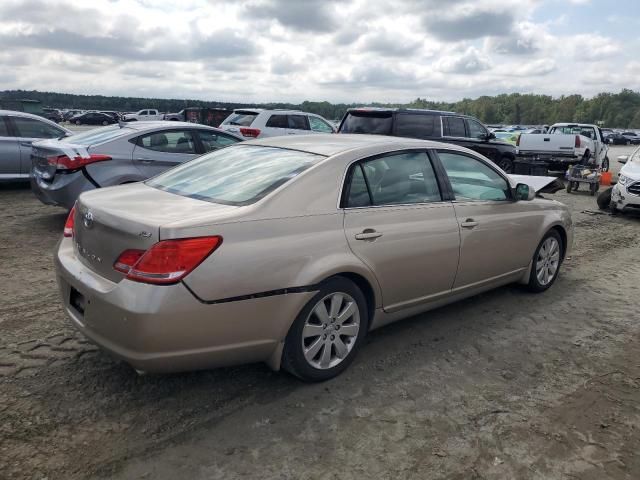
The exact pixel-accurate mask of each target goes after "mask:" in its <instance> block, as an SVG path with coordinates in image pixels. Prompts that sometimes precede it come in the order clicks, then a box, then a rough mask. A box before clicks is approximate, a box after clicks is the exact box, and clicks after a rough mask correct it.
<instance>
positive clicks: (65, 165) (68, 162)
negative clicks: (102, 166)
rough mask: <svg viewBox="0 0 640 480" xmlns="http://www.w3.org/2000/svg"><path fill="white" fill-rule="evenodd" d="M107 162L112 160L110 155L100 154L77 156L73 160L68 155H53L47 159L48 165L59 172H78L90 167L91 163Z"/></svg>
mask: <svg viewBox="0 0 640 480" xmlns="http://www.w3.org/2000/svg"><path fill="white" fill-rule="evenodd" d="M106 160H111V157H110V156H109V155H101V154H99V153H92V154H91V155H89V156H88V157H81V156H80V155H76V156H75V157H73V158H71V157H69V156H67V155H53V156H51V157H47V163H48V164H49V165H52V166H55V167H56V169H57V170H77V169H79V168H82V167H85V166H87V165H89V164H90V163H96V162H104V161H106Z"/></svg>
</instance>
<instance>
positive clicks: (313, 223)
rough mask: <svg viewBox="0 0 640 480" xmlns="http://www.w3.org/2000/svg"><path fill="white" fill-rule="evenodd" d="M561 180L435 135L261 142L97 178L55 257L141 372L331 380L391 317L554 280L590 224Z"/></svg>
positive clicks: (95, 335) (539, 287)
mask: <svg viewBox="0 0 640 480" xmlns="http://www.w3.org/2000/svg"><path fill="white" fill-rule="evenodd" d="M554 181H555V179H553V178H548V177H524V176H522V177H517V176H515V175H512V176H508V175H507V174H505V173H504V172H503V171H501V170H500V169H499V168H498V167H496V166H495V165H494V164H493V163H491V162H490V161H489V160H487V159H486V158H484V157H482V156H480V155H478V154H477V153H475V152H472V151H471V150H467V149H465V148H462V147H457V146H453V145H448V144H443V143H436V142H428V141H422V140H411V139H404V138H397V137H396V138H394V137H383V136H369V135H313V136H295V137H276V138H269V139H264V140H262V139H261V140H254V141H250V142H244V143H242V144H237V145H234V146H230V147H227V148H224V149H221V150H218V151H215V152H212V153H209V154H206V155H203V156H201V157H199V158H197V159H195V160H193V161H191V162H189V163H186V164H184V165H181V166H179V167H177V168H174V169H172V170H169V171H167V172H165V173H163V174H161V175H158V176H156V177H154V178H152V179H150V180H148V181H146V182H143V183H137V184H131V185H124V186H118V187H110V188H103V189H99V190H95V191H91V192H86V193H83V194H82V195H81V196H80V198H79V199H78V201H77V203H76V205H75V207H74V209H73V211H72V212H71V213H70V215H69V218H68V220H67V223H66V225H65V229H64V236H63V238H62V239H61V240H60V243H59V245H58V246H57V252H56V255H55V263H56V268H57V275H58V281H59V284H60V291H61V294H62V301H63V303H64V307H65V310H66V312H67V314H68V315H69V317H70V318H71V320H72V322H73V324H74V325H75V326H76V327H77V328H78V329H79V330H80V331H81V332H83V333H84V334H85V335H86V336H87V337H88V338H89V339H91V340H92V341H93V342H95V343H96V344H98V345H100V346H101V347H102V348H104V349H105V350H107V351H109V352H111V353H112V354H113V355H114V356H115V357H118V358H120V359H123V360H125V361H126V362H128V363H129V364H131V365H132V366H133V367H134V368H136V369H137V370H139V371H146V372H168V371H181V370H192V369H203V368H212V367H218V366H223V365H233V364H241V363H249V362H260V361H263V362H267V363H268V364H269V365H270V366H271V367H272V368H273V369H279V368H280V367H283V368H285V369H286V370H288V371H289V372H291V373H293V374H294V375H296V376H298V377H300V378H302V379H304V380H308V381H320V380H325V379H328V378H331V377H334V376H336V375H338V374H339V373H341V372H342V371H343V370H345V369H346V368H347V367H348V365H349V364H350V363H351V362H352V361H353V359H354V357H355V355H356V353H357V352H358V349H359V348H360V347H361V345H362V342H363V339H364V337H365V335H366V334H367V332H369V331H370V330H372V329H374V328H377V327H380V326H382V325H385V324H388V323H390V322H395V321H396V320H400V319H402V318H405V317H409V316H412V315H416V314H418V313H421V312H424V311H427V310H429V309H432V308H435V307H438V306H441V305H444V304H446V303H450V302H453V301H456V300H460V299H462V298H465V297H469V296H471V295H475V294H478V293H480V292H483V291H485V290H489V289H492V288H495V287H499V286H501V285H505V284H508V283H512V282H519V283H522V284H525V285H527V286H528V288H529V289H530V290H532V291H534V292H542V291H544V290H546V289H547V288H549V287H550V286H551V285H552V284H553V283H554V281H555V280H556V278H557V276H558V272H559V269H560V265H561V264H562V261H563V259H564V258H565V256H566V255H567V252H568V250H569V248H570V247H571V243H572V238H573V234H572V232H573V228H572V224H571V217H570V214H569V211H568V209H567V208H566V207H565V206H564V205H562V204H561V203H558V202H557V201H554V200H550V199H547V198H544V197H543V196H542V193H543V192H547V191H551V192H553V191H554V190H557V188H558V187H557V186H556V187H553V185H554V183H553V182H554ZM552 187H553V188H552Z"/></svg>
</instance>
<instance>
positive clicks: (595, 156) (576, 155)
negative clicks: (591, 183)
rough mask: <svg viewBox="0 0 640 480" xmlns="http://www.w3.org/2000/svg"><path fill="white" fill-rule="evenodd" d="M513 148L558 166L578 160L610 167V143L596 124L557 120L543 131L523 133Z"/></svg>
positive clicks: (586, 163)
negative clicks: (540, 132) (546, 130)
mask: <svg viewBox="0 0 640 480" xmlns="http://www.w3.org/2000/svg"><path fill="white" fill-rule="evenodd" d="M516 152H517V155H518V157H519V158H535V159H537V160H541V161H545V162H547V163H549V164H551V168H554V167H556V168H559V169H561V170H566V169H567V167H568V166H570V165H575V164H577V163H582V164H583V165H588V164H594V165H595V166H596V167H601V168H602V170H603V171H605V172H606V171H608V170H609V157H608V155H607V154H608V152H609V147H608V146H607V143H606V142H605V141H604V137H603V136H602V132H601V131H600V128H599V127H598V126H597V125H591V124H583V123H556V124H554V125H552V126H551V128H549V132H548V133H545V134H542V135H540V134H527V133H523V134H521V135H520V136H519V137H518V141H517V142H516Z"/></svg>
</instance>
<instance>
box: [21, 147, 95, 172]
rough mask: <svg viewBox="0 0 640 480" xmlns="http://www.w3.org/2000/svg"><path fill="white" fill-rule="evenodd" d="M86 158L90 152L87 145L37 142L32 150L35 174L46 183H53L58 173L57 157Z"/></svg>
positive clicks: (32, 163)
mask: <svg viewBox="0 0 640 480" xmlns="http://www.w3.org/2000/svg"><path fill="white" fill-rule="evenodd" d="M63 155H66V156H67V157H68V158H76V157H81V158H86V157H88V156H89V152H88V149H87V146H86V145H79V144H74V143H68V142H64V141H61V140H43V141H39V142H35V143H34V144H33V146H32V148H31V165H32V168H33V174H34V175H35V176H37V177H39V178H40V179H42V180H45V181H48V182H50V181H52V180H53V178H54V177H55V175H56V172H57V169H58V167H57V163H56V161H55V159H56V158H57V157H60V156H63Z"/></svg>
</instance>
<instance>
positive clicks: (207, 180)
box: [147, 145, 324, 205]
mask: <svg viewBox="0 0 640 480" xmlns="http://www.w3.org/2000/svg"><path fill="white" fill-rule="evenodd" d="M323 158H324V157H323V156H322V155H315V154H313V153H307V152H299V151H296V150H285V149H282V148H275V147H262V146H253V145H251V146H248V145H246V146H245V145H237V146H233V147H228V148H225V149H222V150H218V151H216V152H213V153H210V154H207V155H203V156H201V157H199V158H197V159H195V160H193V161H191V162H188V163H185V164H183V165H181V166H179V167H176V168H174V169H172V170H169V171H167V172H166V173H163V174H160V175H158V176H157V177H154V178H152V179H151V180H148V181H147V185H149V186H151V187H155V188H158V189H160V190H165V191H167V192H171V193H175V194H177V195H182V196H184V197H190V198H197V199H199V200H206V201H208V202H213V203H223V204H225V205H249V204H251V203H254V202H257V201H258V200H260V199H261V198H262V197H264V196H265V195H267V194H268V193H269V192H271V191H273V190H275V189H276V188H278V187H279V186H281V185H284V184H285V183H287V182H288V181H289V180H291V179H292V178H294V177H295V176H296V175H298V174H300V173H301V172H303V171H305V170H306V169H307V168H309V167H311V166H312V165H314V164H315V163H317V162H319V161H320V160H322V159H323Z"/></svg>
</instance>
